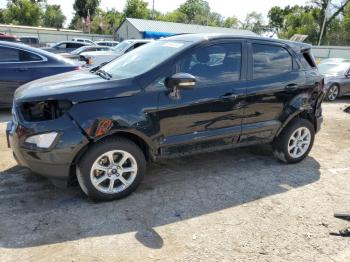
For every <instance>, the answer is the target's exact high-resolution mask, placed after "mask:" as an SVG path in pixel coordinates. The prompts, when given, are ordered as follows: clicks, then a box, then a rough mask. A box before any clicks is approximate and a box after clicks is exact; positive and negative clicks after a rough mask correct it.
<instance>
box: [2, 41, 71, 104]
mask: <svg viewBox="0 0 350 262" xmlns="http://www.w3.org/2000/svg"><path fill="white" fill-rule="evenodd" d="M76 69H78V67H77V65H76V64H75V63H73V62H72V61H70V60H68V59H64V58H62V57H60V56H57V55H54V54H52V53H49V52H46V51H43V50H41V49H38V48H33V47H30V46H26V45H23V44H16V43H9V42H3V41H0V108H5V107H6V108H8V107H11V106H12V99H13V94H14V92H15V90H16V88H17V87H19V86H21V85H23V84H25V83H27V82H30V81H32V80H36V79H39V78H42V77H46V76H51V75H55V74H59V73H64V72H68V71H72V70H76Z"/></svg>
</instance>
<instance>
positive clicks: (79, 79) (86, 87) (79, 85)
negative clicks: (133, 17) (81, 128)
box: [15, 70, 140, 103]
mask: <svg viewBox="0 0 350 262" xmlns="http://www.w3.org/2000/svg"><path fill="white" fill-rule="evenodd" d="M133 82H134V81H133V79H111V80H106V79H104V78H102V77H100V76H98V75H96V74H94V73H91V72H90V71H89V70H79V71H73V72H68V73H64V74H59V75H54V76H50V77H45V78H41V79H38V80H35V81H32V82H29V83H27V84H25V85H23V86H21V87H20V88H18V89H17V90H16V92H15V102H31V101H43V100H56V99H64V100H70V101H71V102H73V103H79V102H85V101H93V100H101V99H108V98H114V97H122V96H130V95H133V94H135V93H138V92H139V91H140V89H139V87H138V85H137V84H135V83H133Z"/></svg>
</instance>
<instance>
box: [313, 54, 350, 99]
mask: <svg viewBox="0 0 350 262" xmlns="http://www.w3.org/2000/svg"><path fill="white" fill-rule="evenodd" d="M318 69H319V71H320V73H321V74H323V75H324V76H325V85H326V88H327V95H326V99H327V100H328V101H334V100H335V99H337V97H339V96H343V95H350V60H347V59H327V60H324V61H322V62H321V63H320V64H319V65H318Z"/></svg>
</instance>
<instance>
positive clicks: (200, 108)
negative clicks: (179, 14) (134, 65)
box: [157, 41, 246, 155]
mask: <svg viewBox="0 0 350 262" xmlns="http://www.w3.org/2000/svg"><path fill="white" fill-rule="evenodd" d="M244 50H245V46H244V44H243V42H240V41H229V42H227V41H225V42H217V43H213V44H209V45H205V46H201V47H197V48H195V49H193V50H191V51H189V52H187V54H185V55H184V56H183V57H182V58H181V59H180V60H179V61H178V63H177V64H176V70H175V72H182V73H189V74H191V75H193V76H195V77H196V79H197V83H196V86H195V87H194V88H193V89H187V90H180V93H179V96H178V97H173V96H171V95H170V94H169V92H168V91H167V90H162V91H161V92H160V94H159V107H158V112H157V115H158V119H159V130H160V137H159V138H160V141H159V143H160V147H161V151H162V152H161V153H162V154H163V155H174V154H182V153H186V152H194V151H202V150H205V149H208V148H210V149H212V148H213V147H225V146H231V145H232V144H235V143H236V142H237V140H238V138H239V136H240V133H241V123H242V117H243V108H242V103H241V102H242V101H244V99H245V79H244V78H245V68H246V62H245V57H246V56H245V55H244V54H245V52H244Z"/></svg>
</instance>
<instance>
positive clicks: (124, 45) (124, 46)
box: [112, 41, 132, 53]
mask: <svg viewBox="0 0 350 262" xmlns="http://www.w3.org/2000/svg"><path fill="white" fill-rule="evenodd" d="M131 43H132V42H131V41H123V42H121V43H120V44H118V45H117V46H114V47H112V49H113V51H115V52H118V53H121V52H123V51H124V50H125V49H127V48H128V47H129V46H130V44H131Z"/></svg>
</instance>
